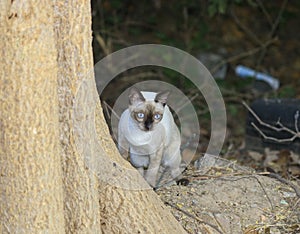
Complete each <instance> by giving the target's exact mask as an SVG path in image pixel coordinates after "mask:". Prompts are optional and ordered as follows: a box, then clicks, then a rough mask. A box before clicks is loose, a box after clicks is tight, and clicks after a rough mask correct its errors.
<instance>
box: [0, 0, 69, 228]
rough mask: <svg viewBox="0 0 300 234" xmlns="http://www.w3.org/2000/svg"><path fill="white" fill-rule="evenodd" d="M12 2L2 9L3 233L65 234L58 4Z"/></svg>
mask: <svg viewBox="0 0 300 234" xmlns="http://www.w3.org/2000/svg"><path fill="white" fill-rule="evenodd" d="M11 2H13V1H6V3H4V2H1V8H0V10H1V13H0V16H1V17H0V18H1V21H0V24H1V27H0V35H1V36H0V38H1V39H0V48H1V49H0V50H1V60H0V77H1V80H0V89H1V97H0V220H1V221H0V233H43V232H49V233H64V217H63V190H62V170H61V160H60V156H59V140H58V139H59V131H58V127H59V125H58V121H59V120H58V99H57V63H56V57H57V51H56V48H55V43H54V42H55V37H54V32H53V22H54V21H53V6H51V5H50V4H49V2H48V1H45V0H42V1H37V2H36V3H35V4H34V6H33V4H32V2H31V1H23V2H22V3H21V2H16V1H15V2H13V3H11ZM5 4H6V5H5Z"/></svg>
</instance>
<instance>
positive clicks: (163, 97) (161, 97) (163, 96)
mask: <svg viewBox="0 0 300 234" xmlns="http://www.w3.org/2000/svg"><path fill="white" fill-rule="evenodd" d="M169 94H170V92H169V91H163V92H159V93H158V94H156V96H155V98H154V101H155V102H159V103H161V104H162V105H163V106H165V105H166V103H167V100H168V96H169Z"/></svg>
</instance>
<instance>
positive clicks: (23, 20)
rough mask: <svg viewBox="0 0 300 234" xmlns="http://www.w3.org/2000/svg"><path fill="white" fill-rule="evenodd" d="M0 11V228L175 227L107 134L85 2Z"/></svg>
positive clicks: (25, 4) (8, 6) (28, 3)
mask: <svg viewBox="0 0 300 234" xmlns="http://www.w3.org/2000/svg"><path fill="white" fill-rule="evenodd" d="M0 19H1V21H0V26H1V27H0V41H1V43H0V50H1V57H0V74H1V75H0V77H1V79H0V90H1V96H0V110H1V112H0V130H1V131H0V233H102V232H103V233H185V231H184V229H183V228H182V227H181V226H180V225H179V224H178V222H177V221H176V219H175V218H174V217H173V216H172V215H171V213H170V211H169V210H168V209H166V207H165V206H164V205H163V203H162V202H161V201H160V200H159V198H158V196H157V195H156V194H155V193H154V192H153V191H152V189H150V187H147V186H148V185H147V184H146V185H145V182H144V181H143V178H141V176H140V175H139V174H138V173H137V172H136V171H134V170H132V168H131V166H130V165H129V163H128V162H126V161H125V160H123V159H122V158H121V156H120V155H119V153H118V151H117V149H116V147H115V144H114V142H113V141H112V139H111V137H110V134H109V131H108V128H107V125H106V122H105V120H104V117H103V114H102V109H101V105H100V102H99V97H98V95H97V92H96V85H95V81H94V72H93V56H92V46H91V43H92V31H91V9H90V2H89V1H87V0H84V1H79V0H73V1H52V2H51V3H49V1H44V0H41V1H32V0H24V1H5V2H2V3H1V4H0ZM90 97H92V99H90ZM93 98H94V99H93ZM93 100H94V102H93ZM95 100H96V101H95ZM91 101H92V102H91ZM95 103H96V104H95ZM94 104H95V105H94ZM93 105H94V106H93ZM94 139H96V141H94ZM99 158H100V161H99ZM91 162H92V163H91ZM111 162H113V163H111ZM94 165H96V166H94ZM116 165H117V166H118V167H117V169H115V167H116ZM118 168H120V169H118ZM127 171H128V173H127ZM114 173H115V174H114ZM115 175H118V176H119V177H118V178H116V177H115ZM110 178H111V179H112V180H113V183H110V181H109V179H110ZM123 181H125V182H126V181H127V182H128V181H129V182H128V183H129V184H130V186H129V187H126V186H125V187H126V188H127V189H126V188H124V184H125V185H126V183H127V182H126V183H125V182H123ZM143 183H144V184H143ZM128 188H144V189H128ZM145 188H146V189H145Z"/></svg>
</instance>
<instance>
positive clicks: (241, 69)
mask: <svg viewBox="0 0 300 234" xmlns="http://www.w3.org/2000/svg"><path fill="white" fill-rule="evenodd" d="M235 73H236V75H237V76H240V77H242V78H247V77H254V78H255V79H257V80H262V81H264V82H266V83H268V84H269V85H270V86H271V87H272V89H274V90H276V89H278V88H279V80H277V79H276V78H274V77H272V76H270V75H267V74H265V73H261V72H257V71H255V70H253V69H251V68H248V67H245V66H242V65H238V66H236V68H235Z"/></svg>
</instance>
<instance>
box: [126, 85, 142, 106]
mask: <svg viewBox="0 0 300 234" xmlns="http://www.w3.org/2000/svg"><path fill="white" fill-rule="evenodd" d="M144 101H145V98H144V97H143V94H142V93H141V92H140V91H139V90H138V89H137V88H135V87H132V88H131V89H130V90H129V104H130V105H136V104H138V103H140V102H144Z"/></svg>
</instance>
